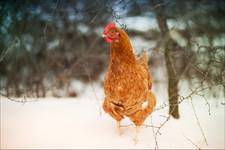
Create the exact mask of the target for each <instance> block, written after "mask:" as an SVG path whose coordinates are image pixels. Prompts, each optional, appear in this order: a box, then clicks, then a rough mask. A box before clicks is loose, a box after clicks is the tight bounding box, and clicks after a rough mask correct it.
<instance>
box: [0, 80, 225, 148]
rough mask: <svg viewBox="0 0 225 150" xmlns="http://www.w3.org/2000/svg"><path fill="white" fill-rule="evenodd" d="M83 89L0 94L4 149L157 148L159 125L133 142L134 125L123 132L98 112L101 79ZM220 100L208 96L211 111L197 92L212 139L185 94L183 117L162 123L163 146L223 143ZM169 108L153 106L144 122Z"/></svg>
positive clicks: (159, 92) (161, 98)
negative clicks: (64, 93) (64, 94)
mask: <svg viewBox="0 0 225 150" xmlns="http://www.w3.org/2000/svg"><path fill="white" fill-rule="evenodd" d="M78 87H81V85H79V86H78ZM81 89H83V88H81ZM81 91H82V93H83V94H82V95H80V96H79V97H76V98H53V97H47V98H39V99H37V98H27V100H28V101H30V102H26V103H18V102H13V101H10V100H8V99H6V98H3V97H1V99H0V102H1V103H0V104H1V149H6V148H14V149H19V148H22V149H25V148H26V149H27V148H28V149H31V148H32V149H33V148H37V149H47V148H54V149H56V148H59V149H66V148H86V149H87V148H95V149H102V148H105V149H106V148H112V149H117V148H120V149H121V148H126V149H137V148H142V149H147V148H148V149H149V148H155V138H154V135H155V134H153V130H154V131H155V132H156V130H157V129H156V128H152V127H142V128H141V131H140V133H139V142H138V143H137V144H136V145H135V144H134V141H133V137H134V136H135V127H134V126H133V125H132V126H128V127H122V131H123V134H122V135H121V136H119V135H118V133H117V131H116V122H115V121H114V120H113V119H112V118H111V117H109V115H107V114H105V113H104V112H103V111H102V110H101V111H102V113H101V114H100V110H99V108H100V107H101V103H102V99H103V89H102V88H101V87H100V85H98V84H95V83H94V84H92V85H88V86H87V88H86V89H85V90H81ZM154 91H155V93H156V97H157V98H158V103H157V107H159V106H160V105H161V104H162V103H163V102H164V101H165V100H166V96H165V95H166V90H165V88H164V90H163V88H158V90H156V89H154ZM94 92H95V93H94ZM15 99H18V100H21V99H22V98H15ZM222 101H223V99H218V100H217V103H218V104H217V103H216V101H215V99H212V98H210V99H209V103H210V113H211V115H209V113H208V112H209V110H208V109H209V108H208V106H207V105H206V103H205V101H204V100H202V99H201V98H200V97H197V96H195V97H194V98H193V104H194V107H195V109H196V114H197V115H198V119H199V121H200V123H201V126H202V129H203V131H204V134H205V136H206V139H207V142H208V145H206V143H205V141H204V138H203V136H202V134H201V130H200V128H199V126H198V124H197V121H196V118H195V116H194V112H193V108H192V105H191V103H190V100H187V101H184V102H182V103H181V105H180V115H181V118H180V119H179V120H175V119H172V118H171V119H170V120H169V121H168V122H166V123H165V125H164V126H163V127H162V128H161V130H160V132H161V135H158V136H157V137H158V138H157V141H158V146H159V148H160V149H162V148H169V149H181V148H186V149H193V148H194V149H196V148H197V147H196V146H194V145H193V144H192V143H191V142H193V143H194V144H196V145H197V146H198V147H200V148H203V149H205V148H212V149H224V148H225V145H224V139H225V137H224V132H225V131H224V118H225V113H224V110H225V108H224V107H225V106H224V105H222ZM167 111H168V108H167V107H166V108H164V109H161V110H159V111H155V112H153V113H152V115H151V117H148V119H147V120H146V122H145V124H148V125H151V124H153V125H154V126H158V125H159V124H161V123H162V122H163V121H164V120H165V117H163V116H167ZM162 115H163V116H162ZM122 124H123V125H129V124H130V121H129V120H128V119H125V120H124V121H123V122H122ZM190 141H191V142H190Z"/></svg>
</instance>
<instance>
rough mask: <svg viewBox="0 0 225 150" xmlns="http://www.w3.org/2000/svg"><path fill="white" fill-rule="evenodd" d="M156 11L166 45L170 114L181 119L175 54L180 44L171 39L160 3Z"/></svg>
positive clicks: (165, 55)
mask: <svg viewBox="0 0 225 150" xmlns="http://www.w3.org/2000/svg"><path fill="white" fill-rule="evenodd" d="M154 5H155V6H156V5H158V6H159V7H157V8H156V9H155V12H156V19H157V22H158V26H159V29H160V31H161V35H162V39H163V41H164V42H163V43H164V45H163V46H164V57H165V61H166V68H167V75H168V96H169V114H170V115H171V116H173V117H174V118H176V119H178V118H179V107H178V92H179V91H178V83H179V78H178V74H177V69H176V58H175V52H176V47H177V46H178V44H177V43H176V42H175V41H174V40H173V39H172V38H171V37H170V35H169V29H168V26H167V22H166V18H165V16H164V14H163V13H162V6H161V5H160V4H159V3H158V4H157V3H155V4H154Z"/></svg>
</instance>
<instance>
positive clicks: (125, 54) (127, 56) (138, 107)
mask: <svg viewBox="0 0 225 150" xmlns="http://www.w3.org/2000/svg"><path fill="white" fill-rule="evenodd" d="M115 31H116V32H118V33H119V35H120V37H119V39H118V40H117V41H114V42H112V43H111V45H110V60H109V66H108V69H107V72H106V75H105V80H104V92H105V100H104V103H103V109H104V111H105V112H107V113H108V114H110V115H111V116H112V117H113V118H114V119H115V120H117V121H121V120H122V119H123V118H124V117H125V116H127V117H129V118H130V120H131V121H132V122H134V124H135V125H136V126H140V125H142V124H143V122H144V121H145V119H146V118H147V116H148V115H149V114H150V113H151V112H152V111H153V109H154V106H155V105H156V98H155V96H154V94H153V93H152V91H151V87H152V79H151V76H150V73H149V70H148V63H147V62H148V57H147V55H146V53H143V54H142V55H141V56H140V57H136V56H135V55H134V52H133V48H132V46H131V44H130V41H129V37H128V35H127V34H126V32H125V31H123V30H122V29H119V28H115ZM144 102H147V106H146V107H145V108H143V103H144Z"/></svg>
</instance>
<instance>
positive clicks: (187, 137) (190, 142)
mask: <svg viewBox="0 0 225 150" xmlns="http://www.w3.org/2000/svg"><path fill="white" fill-rule="evenodd" d="M182 134H183V133H182ZM183 136H184V137H185V139H186V140H188V141H189V142H190V143H191V144H193V145H194V146H195V147H196V148H197V149H199V150H200V149H201V148H200V147H199V146H198V145H197V144H195V143H194V142H193V141H192V140H191V139H190V138H188V137H186V136H185V135H184V134H183Z"/></svg>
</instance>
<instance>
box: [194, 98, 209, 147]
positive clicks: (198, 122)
mask: <svg viewBox="0 0 225 150" xmlns="http://www.w3.org/2000/svg"><path fill="white" fill-rule="evenodd" d="M191 105H192V109H193V112H194V115H195V118H196V121H197V124H198V127H199V129H200V131H201V134H202V136H203V138H204V140H205V143H206V145H208V142H207V139H206V136H205V133H204V131H203V129H202V126H201V124H200V121H199V119H198V116H197V113H196V110H195V107H194V104H193V102H192V98H191Z"/></svg>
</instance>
